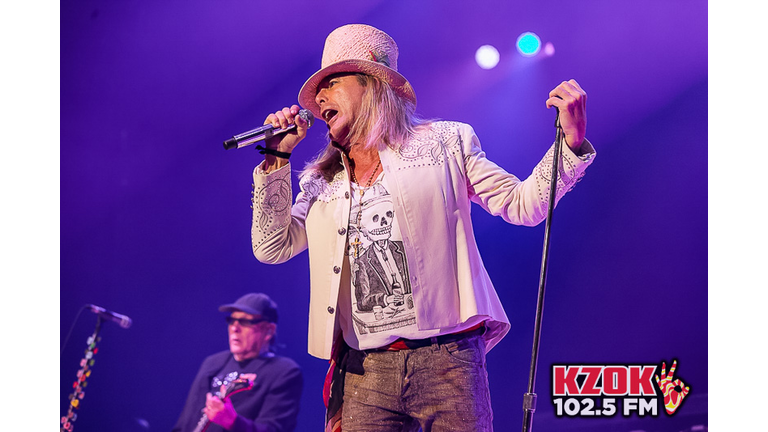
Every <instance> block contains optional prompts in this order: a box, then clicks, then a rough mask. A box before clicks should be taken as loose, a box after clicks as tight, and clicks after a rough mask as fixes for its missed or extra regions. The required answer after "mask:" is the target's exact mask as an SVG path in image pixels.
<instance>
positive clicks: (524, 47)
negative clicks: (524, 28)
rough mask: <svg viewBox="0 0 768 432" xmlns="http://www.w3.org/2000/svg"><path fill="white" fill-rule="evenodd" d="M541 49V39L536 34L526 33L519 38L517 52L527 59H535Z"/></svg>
mask: <svg viewBox="0 0 768 432" xmlns="http://www.w3.org/2000/svg"><path fill="white" fill-rule="evenodd" d="M540 49H541V39H539V37H538V36H536V33H532V32H525V33H523V34H521V35H520V36H518V38H517V50H518V51H519V52H520V54H522V55H524V56H526V57H533V56H535V55H536V54H538V52H539V50H540Z"/></svg>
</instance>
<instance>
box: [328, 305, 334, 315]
mask: <svg viewBox="0 0 768 432" xmlns="http://www.w3.org/2000/svg"><path fill="white" fill-rule="evenodd" d="M333 312H334V309H333V307H331V306H328V313H329V314H332V313H333Z"/></svg>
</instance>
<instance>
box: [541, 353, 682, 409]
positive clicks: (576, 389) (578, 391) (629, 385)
mask: <svg viewBox="0 0 768 432" xmlns="http://www.w3.org/2000/svg"><path fill="white" fill-rule="evenodd" d="M676 367H677V360H675V361H674V362H673V363H672V367H671V368H670V370H669V374H667V373H666V368H667V365H666V363H665V362H663V363H662V366H661V378H659V375H656V374H655V372H656V369H657V366H656V365H553V366H552V403H553V405H554V406H555V415H557V416H558V417H562V416H563V415H565V416H568V417H577V416H581V417H610V416H613V415H615V414H616V413H617V411H618V410H617V407H616V401H617V400H621V402H622V403H621V406H622V411H621V413H622V415H623V416H624V417H629V416H630V415H632V413H637V415H638V416H641V417H642V416H646V415H650V416H652V417H656V416H658V415H659V410H658V406H659V394H658V393H657V392H656V387H655V386H654V378H655V382H656V385H657V386H658V388H659V390H661V393H662V395H663V396H664V407H665V408H666V411H667V414H668V415H672V414H674V413H675V411H676V410H677V409H678V408H679V407H680V404H681V403H682V402H683V398H685V396H686V395H687V394H688V393H689V392H690V390H691V389H690V387H688V386H686V385H685V383H683V382H682V381H681V380H680V379H679V378H678V379H675V380H673V376H674V374H675V368H676Z"/></svg>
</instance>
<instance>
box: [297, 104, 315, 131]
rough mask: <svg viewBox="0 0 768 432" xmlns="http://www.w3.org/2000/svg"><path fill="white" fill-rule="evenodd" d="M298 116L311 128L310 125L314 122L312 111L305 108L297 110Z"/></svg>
mask: <svg viewBox="0 0 768 432" xmlns="http://www.w3.org/2000/svg"><path fill="white" fill-rule="evenodd" d="M299 117H301V118H302V119H304V121H305V122H307V129H309V128H311V127H312V125H313V124H315V116H314V115H313V114H312V111H310V110H308V109H306V108H304V109H302V110H300V111H299Z"/></svg>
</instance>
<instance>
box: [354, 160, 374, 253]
mask: <svg viewBox="0 0 768 432" xmlns="http://www.w3.org/2000/svg"><path fill="white" fill-rule="evenodd" d="M379 165H381V159H379V162H377V163H376V167H374V168H373V172H372V173H371V176H370V177H368V183H367V184H366V185H365V186H364V187H362V188H360V199H359V201H358V202H359V203H360V211H358V212H357V222H356V223H355V225H356V227H357V230H356V231H357V232H356V235H355V240H354V241H353V242H352V243H350V244H351V245H352V246H353V247H354V248H355V258H357V257H358V256H359V255H360V245H361V244H363V243H362V242H361V241H360V219H361V218H362V217H363V195H365V191H367V190H368V188H370V187H371V182H373V177H374V176H375V175H376V171H378V170H379ZM349 172H350V174H352V181H354V182H355V183H357V185H358V186H360V183H359V182H358V181H357V177H355V170H354V169H351V170H349Z"/></svg>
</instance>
